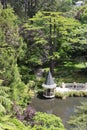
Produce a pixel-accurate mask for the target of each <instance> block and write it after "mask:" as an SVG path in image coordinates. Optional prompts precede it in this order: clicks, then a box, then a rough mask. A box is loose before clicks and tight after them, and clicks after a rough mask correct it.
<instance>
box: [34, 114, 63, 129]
mask: <svg viewBox="0 0 87 130" xmlns="http://www.w3.org/2000/svg"><path fill="white" fill-rule="evenodd" d="M33 120H34V122H35V126H34V127H33V128H32V130H34V129H38V130H47V129H48V130H65V128H64V126H63V124H62V121H61V119H60V118H59V117H56V116H55V115H52V114H46V113H41V112H37V113H36V115H35V117H34V118H33Z"/></svg>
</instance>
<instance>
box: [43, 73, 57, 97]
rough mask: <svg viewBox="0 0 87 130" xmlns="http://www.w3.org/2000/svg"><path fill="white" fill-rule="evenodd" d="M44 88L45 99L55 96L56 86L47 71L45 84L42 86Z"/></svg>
mask: <svg viewBox="0 0 87 130" xmlns="http://www.w3.org/2000/svg"><path fill="white" fill-rule="evenodd" d="M42 86H43V88H44V92H43V96H44V97H46V98H52V97H54V96H55V88H56V84H55V83H54V81H53V78H52V75H51V72H50V71H49V73H48V76H47V79H46V82H45V84H43V85H42Z"/></svg>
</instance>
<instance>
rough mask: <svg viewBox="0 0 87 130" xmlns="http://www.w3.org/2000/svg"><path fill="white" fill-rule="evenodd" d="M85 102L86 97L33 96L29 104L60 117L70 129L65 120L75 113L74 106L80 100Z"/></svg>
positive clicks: (86, 100)
mask: <svg viewBox="0 0 87 130" xmlns="http://www.w3.org/2000/svg"><path fill="white" fill-rule="evenodd" d="M84 101H85V102H87V98H86V97H70V98H67V99H65V100H61V99H58V98H52V99H45V98H41V97H38V96H35V97H34V98H33V99H32V103H31V105H32V106H33V107H34V108H35V109H36V111H40V112H46V113H48V114H54V115H56V116H59V117H60V118H61V119H62V122H63V124H64V126H65V128H66V129H67V130H70V126H69V125H68V123H67V121H69V120H70V116H72V115H74V114H75V112H74V111H75V109H76V106H79V105H81V102H84Z"/></svg>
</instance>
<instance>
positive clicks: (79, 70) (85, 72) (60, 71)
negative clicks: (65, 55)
mask: <svg viewBox="0 0 87 130" xmlns="http://www.w3.org/2000/svg"><path fill="white" fill-rule="evenodd" d="M55 79H56V82H57V84H59V85H60V84H61V82H80V83H81V82H82V83H85V82H87V68H86V66H85V65H84V64H83V63H78V64H77V63H72V62H67V63H65V64H64V65H62V66H61V65H60V66H57V67H56V68H55Z"/></svg>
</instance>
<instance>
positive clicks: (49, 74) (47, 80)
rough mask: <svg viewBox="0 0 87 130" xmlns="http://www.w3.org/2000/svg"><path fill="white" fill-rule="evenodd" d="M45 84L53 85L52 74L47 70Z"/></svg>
mask: <svg viewBox="0 0 87 130" xmlns="http://www.w3.org/2000/svg"><path fill="white" fill-rule="evenodd" d="M45 84H46V85H53V84H55V83H54V81H53V78H52V74H51V72H50V71H49V72H48V75H47V79H46V82H45Z"/></svg>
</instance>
